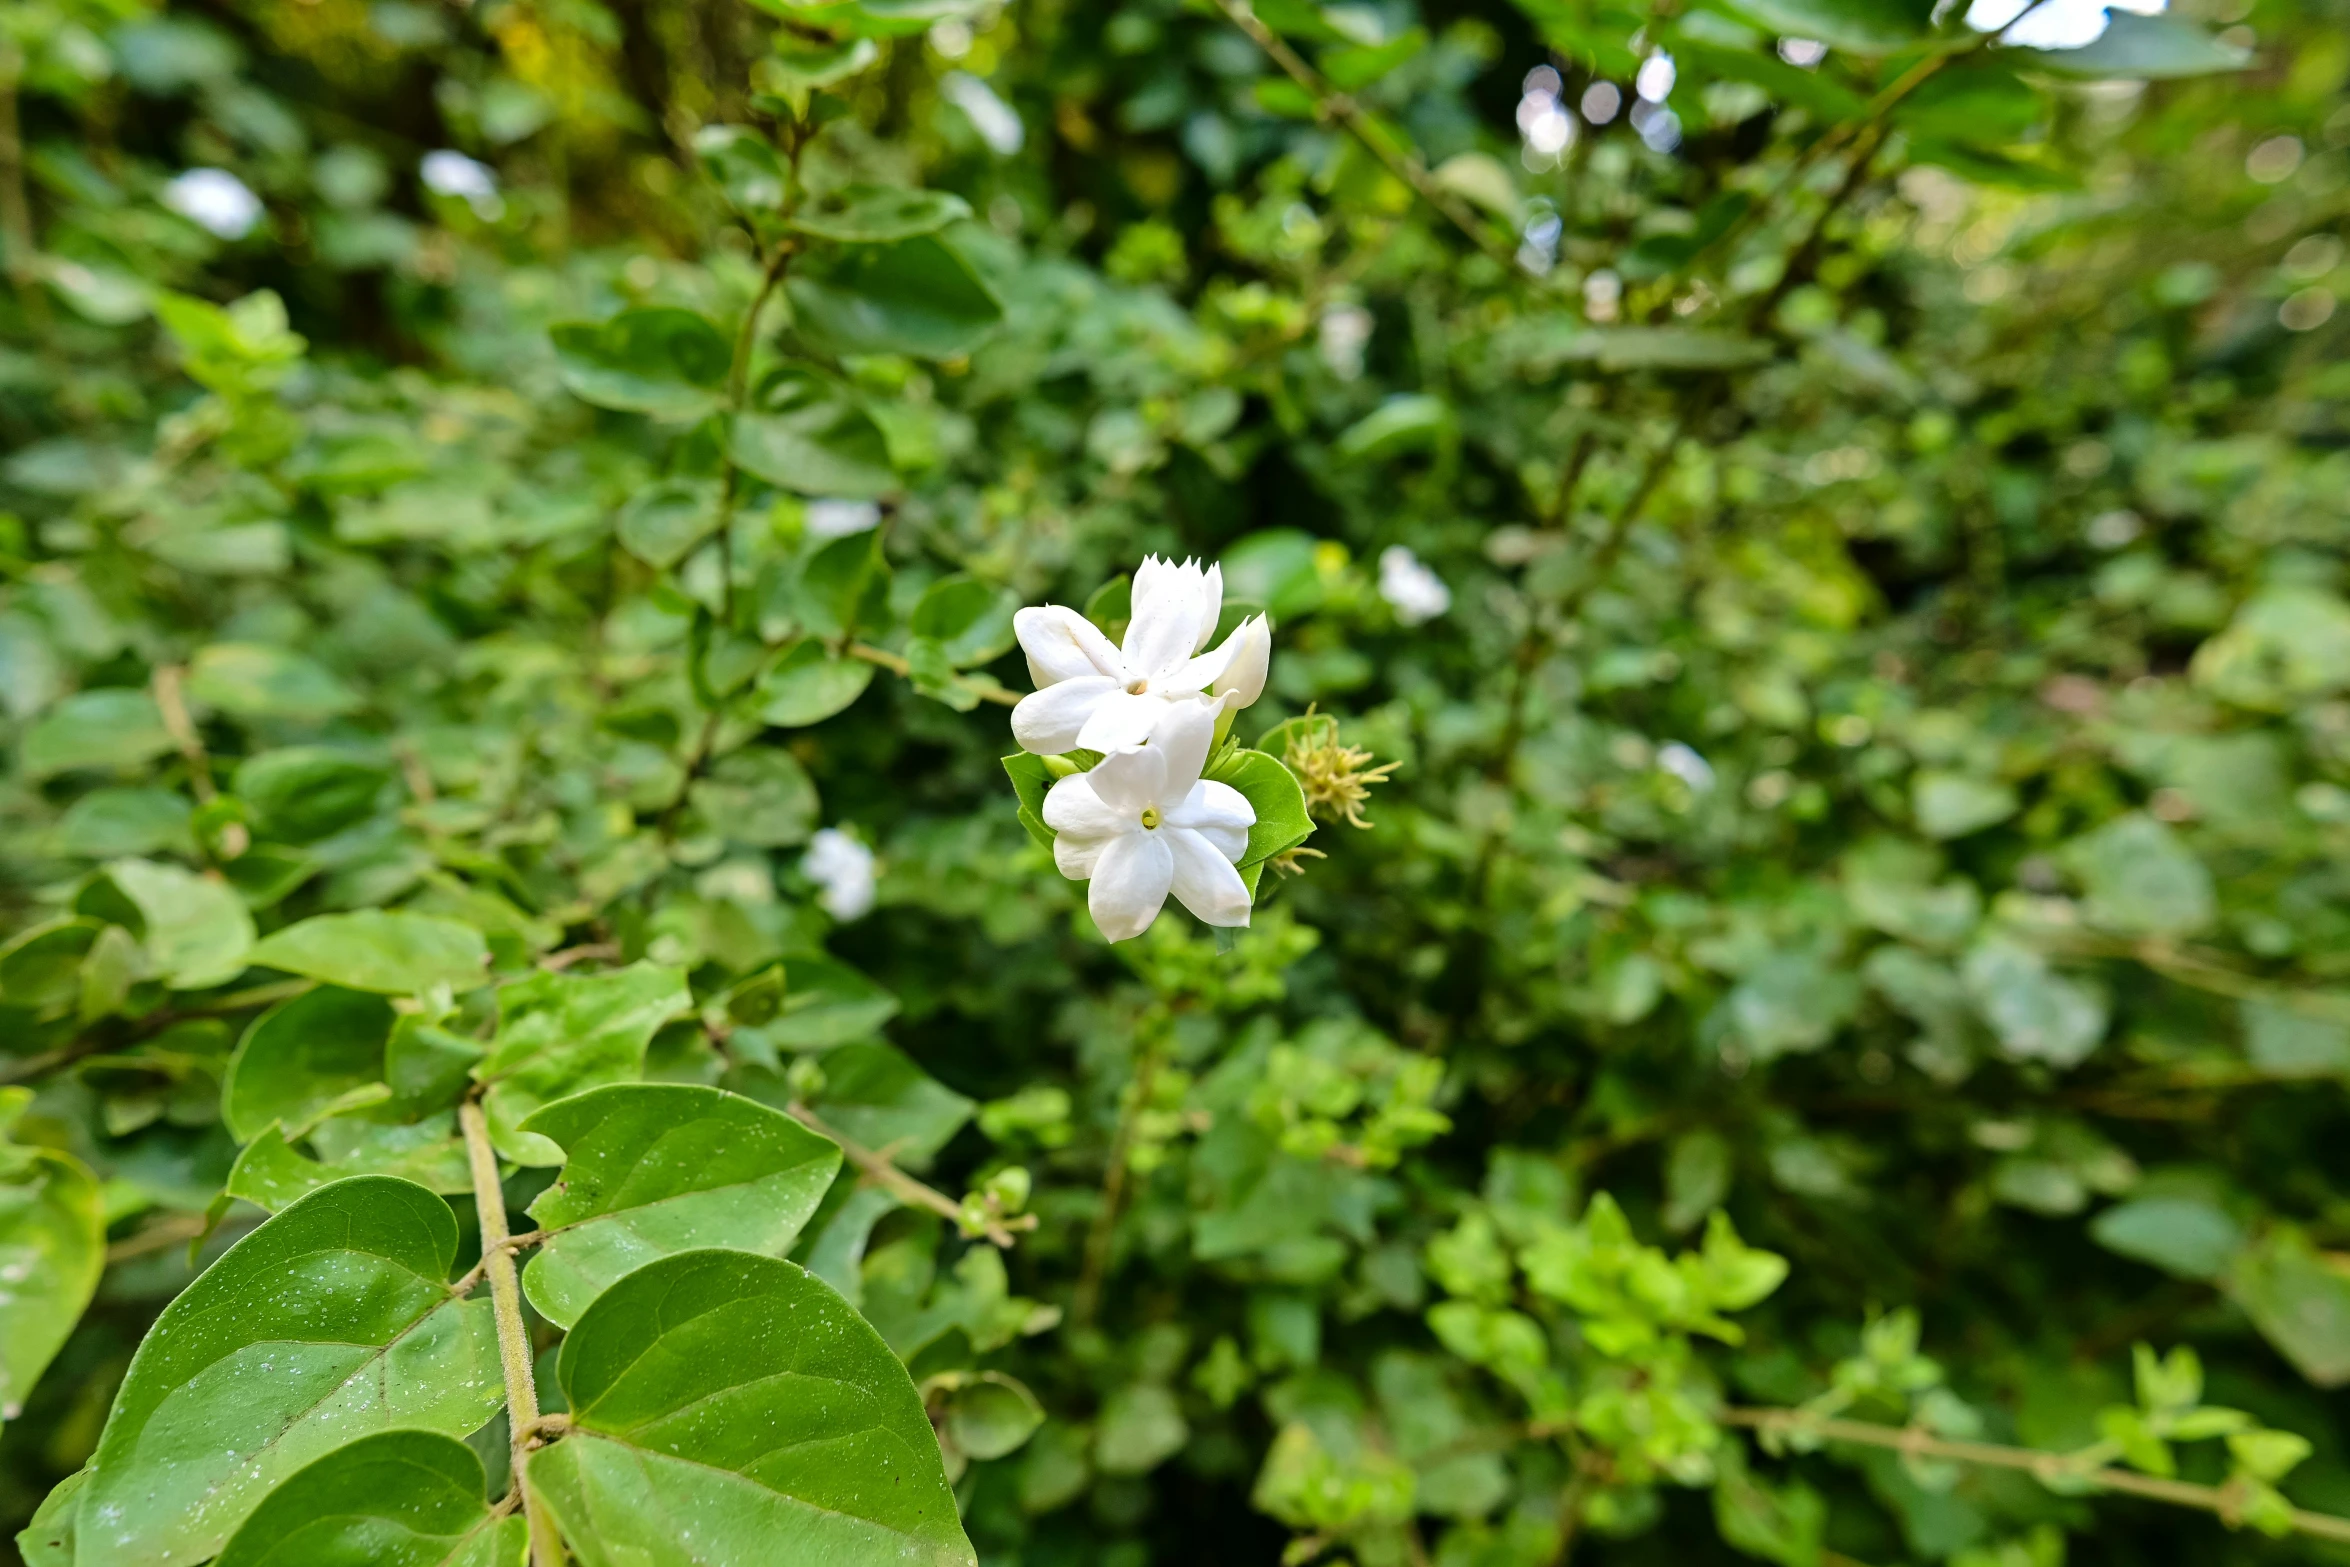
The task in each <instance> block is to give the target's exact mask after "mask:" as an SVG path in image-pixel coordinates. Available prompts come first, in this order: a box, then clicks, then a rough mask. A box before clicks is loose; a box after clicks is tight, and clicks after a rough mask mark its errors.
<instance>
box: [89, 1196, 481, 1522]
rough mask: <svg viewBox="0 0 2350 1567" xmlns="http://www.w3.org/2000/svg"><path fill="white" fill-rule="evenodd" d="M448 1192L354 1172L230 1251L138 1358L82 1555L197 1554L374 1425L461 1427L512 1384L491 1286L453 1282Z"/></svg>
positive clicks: (102, 1468)
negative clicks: (463, 1289)
mask: <svg viewBox="0 0 2350 1567" xmlns="http://www.w3.org/2000/svg"><path fill="white" fill-rule="evenodd" d="M456 1254H457V1221H456V1218H455V1217H454V1216H453V1215H452V1214H451V1213H450V1211H449V1205H448V1204H447V1203H446V1202H444V1201H443V1200H442V1199H440V1198H439V1197H436V1196H434V1195H433V1194H432V1193H431V1192H428V1191H426V1190H425V1189H424V1188H423V1187H421V1186H417V1185H415V1184H413V1183H411V1182H408V1181H401V1180H394V1179H392V1178H390V1177H388V1176H360V1177H358V1178H356V1179H353V1180H348V1181H339V1182H337V1183H335V1184H334V1185H332V1186H329V1187H326V1188H324V1189H323V1190H321V1191H318V1192H315V1193H313V1194H311V1195H310V1196H308V1197H306V1198H304V1199H303V1200H302V1201H300V1202H297V1203H295V1204H294V1205H293V1206H292V1207H290V1208H288V1209H287V1210H286V1211H285V1212H283V1213H281V1214H279V1215H278V1216H277V1217H275V1218H273V1219H271V1220H269V1221H268V1222H267V1223H265V1224H263V1225H262V1226H261V1227H260V1228H259V1229H257V1230H255V1231H254V1232H253V1233H252V1234H250V1235H248V1236H246V1237H245V1238H244V1239H243V1240H241V1241H239V1242H237V1244H236V1245H234V1246H232V1247H230V1248H229V1250H228V1251H227V1253H226V1254H224V1255H223V1256H222V1257H221V1259H220V1260H219V1261H218V1262H215V1263H214V1264H213V1265H212V1266H211V1267H210V1268H209V1269H207V1270H206V1271H205V1272H204V1273H203V1274H202V1275H201V1276H200V1277H198V1278H197V1280H196V1281H195V1282H194V1283H193V1284H191V1285H189V1286H188V1288H187V1289H186V1290H184V1291H183V1292H181V1294H180V1295H179V1296H178V1298H176V1299H175V1300H173V1301H172V1303H171V1304H170V1305H169V1306H166V1307H165V1308H164V1310H163V1315H162V1316H161V1317H160V1318H159V1319H157V1321H156V1324H155V1327H154V1329H153V1331H151V1332H150V1333H149V1334H148V1335H147V1337H146V1339H145V1341H144V1342H142V1343H141V1344H140V1346H139V1350H138V1353H137V1354H136V1355H135V1356H133V1357H132V1360H131V1365H130V1370H129V1372H128V1373H127V1374H126V1375H125V1376H124V1378H123V1383H122V1387H121V1389H120V1391H118V1392H117V1393H116V1394H115V1399H114V1408H113V1410H112V1412H111V1413H110V1414H109V1415H108V1416H107V1420H106V1429H105V1432H104V1434H103V1435H102V1436H101V1437H100V1438H99V1442H98V1450H97V1453H96V1454H95V1455H94V1456H93V1458H92V1459H91V1463H90V1468H91V1475H90V1480H89V1483H88V1484H87V1485H86V1486H85V1487H84V1488H83V1491H82V1498H81V1507H80V1512H79V1515H78V1520H77V1527H78V1530H79V1548H78V1554H77V1556H76V1562H77V1564H78V1567H150V1564H152V1563H156V1562H164V1561H179V1562H197V1561H202V1560H203V1559H205V1558H206V1557H208V1556H210V1555H211V1554H212V1553H214V1552H216V1551H218V1550H219V1549H220V1548H221V1546H222V1545H223V1544H225V1543H226V1542H227V1540H228V1538H229V1536H230V1535H232V1534H234V1533H235V1532H236V1530H237V1528H238V1526H239V1525H240V1524H242V1523H243V1522H244V1521H245V1519H246V1517H247V1516H248V1515H249V1514H250V1513H251V1512H252V1511H253V1509H254V1507H255V1506H256V1505H257V1504H258V1503H259V1502H260V1501H261V1499H262V1498H263V1497H264V1496H266V1495H267V1494H268V1493H269V1492H270V1491H271V1490H273V1489H275V1487H276V1486H277V1484H278V1483H279V1482H280V1481H282V1480H284V1479H286V1478H287V1477H288V1476H290V1475H292V1474H294V1473H295V1472H296V1471H298V1470H300V1469H302V1468H303V1467H305V1466H306V1465H308V1464H309V1463H310V1462H311V1460H313V1459H315V1458H317V1457H319V1456H321V1455H322V1454H324V1453H326V1452H328V1451H330V1450H332V1449H334V1448H337V1447H340V1446H342V1445H343V1444H344V1443H346V1442H349V1441H351V1440H352V1439H353V1438H355V1437H358V1436H362V1435H365V1434H367V1433H368V1432H370V1431H375V1430H382V1429H386V1428H391V1427H411V1428H415V1429H418V1430H424V1431H437V1432H440V1433H441V1434H443V1435H445V1436H462V1435H464V1434H465V1433H467V1432H469V1431H472V1430H474V1429H476V1428H477V1427H479V1426H480V1425H481V1424H482V1423H483V1422H484V1421H486V1420H488V1419H489V1417H490V1415H491V1413H492V1412H493V1411H494V1410H496V1408H497V1407H498V1404H499V1402H500V1401H501V1400H502V1398H503V1397H504V1388H503V1384H502V1382H501V1381H500V1377H499V1371H498V1353H497V1343H496V1330H495V1328H494V1326H493V1324H492V1322H491V1315H490V1303H489V1301H488V1300H487V1299H481V1300H460V1299H457V1298H455V1297H453V1296H452V1295H451V1294H450V1292H449V1288H448V1285H447V1283H446V1282H445V1281H446V1280H447V1278H448V1276H449V1269H450V1265H451V1264H452V1262H454V1260H455V1258H456Z"/></svg>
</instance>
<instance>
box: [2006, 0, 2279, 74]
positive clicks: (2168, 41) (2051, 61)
mask: <svg viewBox="0 0 2350 1567" xmlns="http://www.w3.org/2000/svg"><path fill="white" fill-rule="evenodd" d="M2017 54H2018V55H2019V56H2022V57H2027V58H2029V59H2030V60H2031V61H2032V63H2033V64H2035V65H2037V66H2038V67H2040V69H2042V70H2044V71H2053V72H2055V73H2056V74H2057V75H2059V76H2078V77H2084V78H2087V79H2089V80H2092V81H2105V80H2110V79H2113V78H2116V77H2120V78H2134V79H2138V80H2146V81H2160V80H2166V79H2168V78H2171V77H2178V76H2210V75H2213V74H2214V73H2216V72H2220V71H2240V70H2242V69H2243V68H2244V67H2245V66H2247V65H2250V64H2251V63H2252V51H2251V50H2249V49H2242V48H2238V47H2237V46H2236V45H2234V44H2231V43H2223V42H2221V41H2220V40H2219V39H2217V38H2214V37H2212V36H2211V34H2209V33H2207V32H2205V31H2204V30H2203V29H2202V28H2200V27H2197V26H2196V25H2195V24H2194V23H2192V22H2188V21H2182V20H2180V19H2179V18H2177V17H2173V16H2141V15H2139V14H2138V13H2137V12H2135V11H2125V10H2122V9H2120V8H2119V7H2116V8H2114V9H2112V10H2110V11H2108V12H2106V27H2105V31H2104V32H2102V33H2100V34H2098V35H2097V37H2096V39H2095V40H2094V41H2092V42H2090V43H2087V44H2083V45H2082V46H2081V47H2080V48H2078V49H2023V50H2018V51H2017Z"/></svg>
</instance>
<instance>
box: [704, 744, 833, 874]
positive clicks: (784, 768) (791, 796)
mask: <svg viewBox="0 0 2350 1567" xmlns="http://www.w3.org/2000/svg"><path fill="white" fill-rule="evenodd" d="M688 797H689V798H690V799H691V800H692V801H693V803H694V808H695V809H696V810H698V811H700V812H701V813H702V816H703V819H704V820H706V821H707V822H708V823H709V824H710V828H711V830H712V831H714V832H718V833H721V834H723V835H724V836H725V837H727V838H730V839H732V840H733V841H734V842H736V843H747V844H751V845H754V846H756V847H758V848H762V849H773V848H782V847H784V846H787V845H790V844H795V843H804V842H806V841H807V838H808V834H809V833H811V832H813V831H814V830H815V828H816V816H817V812H818V810H819V809H820V803H819V802H818V800H817V798H816V784H815V781H814V780H813V779H811V778H809V776H808V770H807V769H806V768H804V767H802V766H801V765H800V764H799V761H798V759H797V758H795V757H794V756H793V755H792V754H791V753H790V752H789V751H786V750H784V749H782V748H781V747H779V746H765V745H762V746H747V747H745V748H744V749H742V750H740V751H736V752H734V753H732V754H731V755H728V756H725V757H722V758H720V759H719V761H718V763H717V765H716V766H714V767H712V768H711V769H710V773H709V776H708V777H706V778H697V779H695V780H694V784H693V787H692V789H691V790H690V791H689V795H688Z"/></svg>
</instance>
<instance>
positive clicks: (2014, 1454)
mask: <svg viewBox="0 0 2350 1567" xmlns="http://www.w3.org/2000/svg"><path fill="white" fill-rule="evenodd" d="M1720 1419H1721V1421H1722V1423H1723V1424H1724V1425H1733V1426H1744V1427H1746V1428H1748V1429H1749V1430H1754V1431H1761V1432H1764V1433H1766V1434H1770V1435H1777V1436H1794V1435H1801V1436H1813V1437H1819V1438H1821V1439H1823V1440H1825V1441H1830V1442H1849V1443H1851V1444H1853V1445H1855V1446H1858V1447H1879V1448H1885V1449H1888V1450H1890V1451H1892V1452H1896V1453H1901V1454H1904V1455H1906V1456H1908V1457H1911V1458H1941V1459H1947V1460H1949V1461H1950V1462H1952V1463H1961V1464H1981V1465H1983V1466H1984V1467H1986V1468H1991V1469H2018V1470H2021V1471H2023V1472H2024V1473H2025V1474H2028V1475H2030V1476H2032V1477H2033V1478H2034V1479H2036V1480H2038V1481H2040V1482H2041V1483H2042V1484H2043V1485H2046V1484H2050V1483H2057V1484H2062V1483H2065V1482H2068V1481H2069V1482H2071V1483H2074V1484H2078V1485H2084V1486H2089V1487H2092V1488H2094V1489H2096V1490H2100V1491H2118V1492H2120V1493H2121V1494H2123V1495H2125V1496H2142V1497H2145V1498H2146V1499H2147V1500H2149V1501H2155V1502H2168V1503H2170V1504H2171V1505H2172V1506H2174V1507H2192V1508H2195V1509H2197V1510H2198V1511H2201V1512H2207V1513H2216V1514H2218V1515H2219V1517H2220V1518H2221V1519H2222V1520H2223V1521H2225V1522H2226V1523H2228V1524H2229V1525H2230V1526H2231V1527H2232V1526H2233V1525H2234V1524H2235V1522H2236V1521H2237V1520H2238V1519H2239V1518H2240V1517H2241V1516H2242V1511H2243V1506H2244V1502H2245V1500H2246V1498H2245V1495H2244V1492H2243V1491H2242V1489H2241V1488H2239V1487H2236V1486H2233V1485H2197V1484H2196V1483H2194V1482H2193V1481H2191V1480H2165V1479H2163V1478H2161V1477H2160V1476H2158V1475H2146V1474H2139V1473H2138V1472H2137V1471H2136V1470H2132V1469H2115V1468H2111V1467H2109V1466H2108V1467H2096V1468H2090V1467H2085V1466H2084V1465H2083V1464H2082V1463H2081V1461H2080V1460H2079V1459H2077V1458H2072V1457H2068V1456H2067V1455H2065V1454H2063V1453H2044V1452H2041V1451H2039V1450H2038V1449H2035V1448H2029V1447H2007V1446H2003V1445H2001V1444H1999V1443H1995V1442H1958V1441H1952V1440H1950V1439H1949V1438H1947V1437H1939V1436H1933V1435H1931V1434H1929V1433H1928V1432H1926V1431H1925V1430H1923V1429H1921V1428H1919V1427H1917V1426H1881V1425H1876V1424H1873V1423H1871V1422H1869V1421H1865V1420H1838V1419H1834V1418H1831V1417H1828V1416H1824V1415H1808V1414H1805V1413H1804V1412H1803V1411H1801V1410H1798V1409H1726V1410H1724V1411H1722V1414H1721V1416H1720ZM2290 1516H2291V1518H2292V1523H2293V1527H2294V1528H2295V1529H2296V1530H2298V1531H2299V1532H2300V1533H2302V1534H2306V1535H2311V1536H2313V1537H2315V1538H2317V1539H2320V1540H2339V1541H2344V1542H2350V1518H2337V1517H2334V1516H2333V1515H2332V1514H2330V1513H2313V1512H2308V1511H2306V1510H2304V1509H2302V1508H2298V1507H2296V1508H2294V1509H2292V1511H2291V1514H2290Z"/></svg>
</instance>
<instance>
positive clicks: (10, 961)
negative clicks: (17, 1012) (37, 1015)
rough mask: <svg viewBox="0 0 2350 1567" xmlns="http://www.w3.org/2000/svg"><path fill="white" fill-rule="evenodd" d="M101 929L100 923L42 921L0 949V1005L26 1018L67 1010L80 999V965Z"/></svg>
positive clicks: (104, 926)
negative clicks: (61, 1008) (12, 1008)
mask: <svg viewBox="0 0 2350 1567" xmlns="http://www.w3.org/2000/svg"><path fill="white" fill-rule="evenodd" d="M105 928H106V923H105V921H103V920H96V919H88V918H76V917H70V916H69V917H67V918H64V919H54V920H44V921H43V922H41V923H40V924H38V925H34V926H32V927H31V928H29V929H27V930H25V931H23V932H22V933H20V934H19V935H17V936H16V937H15V938H14V939H13V940H11V941H10V942H9V943H8V944H7V945H6V946H0V1001H5V1002H6V1003H7V1004H8V1005H9V1006H11V1007H16V1008H21V1009H23V1010H25V1011H28V1012H46V1011H49V1010H50V1009H52V1008H55V1007H70V1006H72V1005H73V1003H74V1002H76V1001H78V1000H80V999H81V994H82V960H83V959H84V958H85V957H86V956H88V954H89V951H90V949H91V947H92V946H93V945H95V944H96V942H97V940H98V933H99V932H100V931H102V930H104V929H105Z"/></svg>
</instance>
